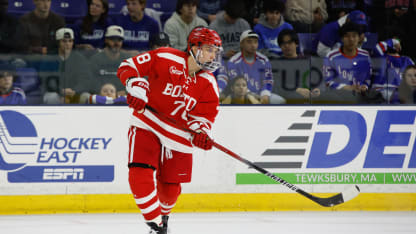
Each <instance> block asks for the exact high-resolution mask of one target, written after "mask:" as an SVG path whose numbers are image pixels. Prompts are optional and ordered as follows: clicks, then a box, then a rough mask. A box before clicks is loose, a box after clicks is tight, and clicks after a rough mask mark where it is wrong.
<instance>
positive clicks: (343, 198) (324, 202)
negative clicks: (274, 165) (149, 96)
mask: <svg viewBox="0 0 416 234" xmlns="http://www.w3.org/2000/svg"><path fill="white" fill-rule="evenodd" d="M146 108H147V109H148V110H149V111H151V112H152V113H154V114H156V115H157V116H158V117H160V118H162V119H164V120H166V121H168V122H170V123H171V124H174V125H175V126H176V127H178V128H180V129H182V130H184V131H187V132H189V133H192V134H195V133H196V132H195V131H193V130H191V129H189V128H187V127H185V126H182V124H181V123H179V122H177V121H176V120H174V119H172V118H170V117H168V116H165V115H164V114H162V113H159V112H158V111H156V110H155V109H153V108H152V107H150V106H146ZM212 141H213V146H214V147H215V148H217V149H218V150H220V151H222V152H224V153H226V154H228V155H229V156H231V157H233V158H235V159H237V160H238V161H240V162H242V163H244V164H246V165H248V166H249V167H252V168H254V169H256V170H257V171H259V172H261V173H262V174H264V175H266V176H268V177H269V178H271V179H273V180H274V181H276V182H278V183H280V184H282V185H284V186H286V187H288V188H289V189H291V190H293V191H295V192H297V193H299V194H301V195H303V196H304V197H306V198H309V199H310V200H312V201H314V202H316V203H318V204H319V205H321V206H325V207H332V206H335V205H339V204H342V203H344V202H347V201H349V200H351V199H353V198H355V197H356V196H358V194H359V193H360V188H359V187H358V186H357V185H352V186H350V187H348V188H347V189H346V190H345V191H344V192H342V193H338V194H335V195H333V196H331V197H325V198H322V197H317V196H314V195H312V194H310V193H308V192H305V191H304V190H302V189H301V188H299V187H297V186H296V185H294V184H291V183H289V182H287V181H286V180H284V179H282V178H280V177H278V176H276V175H274V174H272V173H271V172H269V171H267V170H265V169H264V168H262V167H259V166H257V165H256V164H254V163H252V162H250V161H249V160H247V159H245V158H243V157H241V156H240V155H238V154H236V153H234V152H233V151H231V150H229V149H227V148H226V147H224V146H222V145H220V144H218V143H217V142H215V141H214V140H212Z"/></svg>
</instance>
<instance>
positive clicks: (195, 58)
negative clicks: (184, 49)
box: [190, 48, 202, 69]
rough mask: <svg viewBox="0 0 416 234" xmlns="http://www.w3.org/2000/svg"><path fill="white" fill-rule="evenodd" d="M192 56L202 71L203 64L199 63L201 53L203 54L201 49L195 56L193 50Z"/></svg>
mask: <svg viewBox="0 0 416 234" xmlns="http://www.w3.org/2000/svg"><path fill="white" fill-rule="evenodd" d="M190 52H191V56H192V58H193V59H194V61H195V63H196V65H198V67H199V68H200V69H202V64H201V63H200V62H199V61H198V59H197V58H198V56H199V55H200V53H201V49H199V48H198V51H197V53H196V55H195V54H194V52H193V51H192V49H191V51H190Z"/></svg>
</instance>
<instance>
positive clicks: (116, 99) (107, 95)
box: [80, 83, 127, 105]
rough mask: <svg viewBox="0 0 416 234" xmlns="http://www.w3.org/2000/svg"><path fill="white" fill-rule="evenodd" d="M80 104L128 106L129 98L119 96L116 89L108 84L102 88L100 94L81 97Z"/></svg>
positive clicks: (86, 94)
mask: <svg viewBox="0 0 416 234" xmlns="http://www.w3.org/2000/svg"><path fill="white" fill-rule="evenodd" d="M80 103H85V104H102V105H108V104H110V105H111V104H126V103H127V97H126V96H118V95H117V90H116V87H115V86H114V85H113V84H111V83H107V84H104V85H103V86H102V87H101V89H100V93H99V94H93V95H91V94H88V93H85V94H83V95H82V97H81V100H80Z"/></svg>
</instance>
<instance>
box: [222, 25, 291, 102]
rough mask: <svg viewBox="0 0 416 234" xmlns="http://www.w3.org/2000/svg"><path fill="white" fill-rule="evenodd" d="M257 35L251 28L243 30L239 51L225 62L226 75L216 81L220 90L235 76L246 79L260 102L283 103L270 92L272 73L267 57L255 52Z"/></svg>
mask: <svg viewBox="0 0 416 234" xmlns="http://www.w3.org/2000/svg"><path fill="white" fill-rule="evenodd" d="M258 39H259V36H258V35H257V34H256V33H255V32H254V31H252V30H247V31H244V32H243V33H242V34H241V37H240V43H241V51H240V52H238V53H237V54H235V55H234V56H233V57H231V59H230V60H229V61H228V63H227V70H228V72H227V76H225V75H224V76H223V77H227V78H228V79H223V80H219V81H218V86H219V88H220V89H221V90H225V88H226V87H227V85H228V83H232V80H233V79H234V78H236V77H237V76H243V77H244V78H246V80H247V84H248V90H249V91H250V92H252V93H254V94H256V95H258V96H259V97H260V100H261V103H262V104H283V103H285V102H286V100H285V99H284V98H282V97H280V96H279V95H277V94H274V93H272V89H273V73H272V67H271V65H270V62H269V59H268V58H267V57H266V56H264V55H263V54H261V53H259V52H257V48H258Z"/></svg>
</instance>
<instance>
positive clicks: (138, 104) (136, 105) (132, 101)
mask: <svg viewBox="0 0 416 234" xmlns="http://www.w3.org/2000/svg"><path fill="white" fill-rule="evenodd" d="M127 104H129V107H130V108H133V109H135V110H137V111H141V110H143V108H144V107H145V106H146V102H144V101H143V100H142V99H140V98H135V97H133V96H131V95H130V94H129V93H128V94H127Z"/></svg>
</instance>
